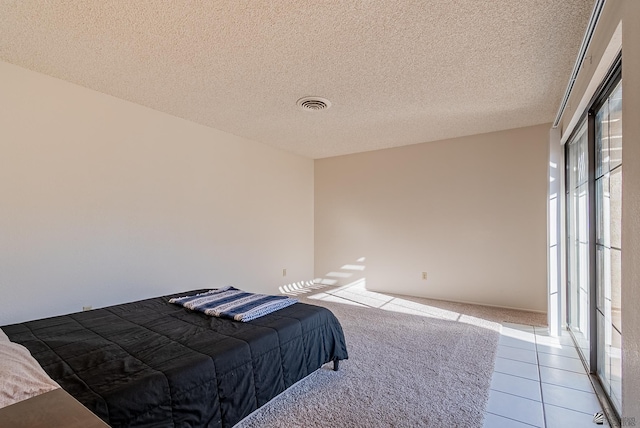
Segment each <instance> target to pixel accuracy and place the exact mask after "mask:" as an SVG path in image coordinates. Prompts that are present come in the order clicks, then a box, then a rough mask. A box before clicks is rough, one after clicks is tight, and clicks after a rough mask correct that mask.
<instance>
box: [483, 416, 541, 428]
mask: <svg viewBox="0 0 640 428" xmlns="http://www.w3.org/2000/svg"><path fill="white" fill-rule="evenodd" d="M485 413H487V414H489V415H493V416H497V417H499V418H504V419H509V420H510V421H514V422H518V423H519V424H524V425H529V426H530V427H535V428H544V427H536V426H535V425H531V424H529V423H527V422H522V421H519V420H517V419H513V418H510V417H509V416H504V415H498V414H497V413H491V412H485Z"/></svg>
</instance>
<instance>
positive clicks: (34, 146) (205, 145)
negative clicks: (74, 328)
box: [0, 62, 313, 325]
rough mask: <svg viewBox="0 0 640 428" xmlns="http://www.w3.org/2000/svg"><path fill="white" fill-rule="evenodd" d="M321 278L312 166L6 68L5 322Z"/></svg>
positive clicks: (1, 236) (0, 93) (2, 168)
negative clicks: (227, 287)
mask: <svg viewBox="0 0 640 428" xmlns="http://www.w3.org/2000/svg"><path fill="white" fill-rule="evenodd" d="M283 268H287V269H288V275H287V277H285V278H283V276H282V269H283ZM312 275H313V161H312V160H310V159H305V158H301V157H298V156H294V155H291V154H287V153H285V152H282V151H279V150H276V149H272V148H270V147H267V146H264V145H261V144H258V143H254V142H251V141H247V140H245V139H242V138H238V137H234V136H231V135H229V134H225V133H223V132H219V131H216V130H213V129H210V128H206V127H204V126H200V125H196V124H194V123H191V122H188V121H185V120H182V119H179V118H176V117H173V116H169V115H167V114H163V113H160V112H157V111H154V110H151V109H148V108H145V107H141V106H138V105H135V104H132V103H129V102H126V101H122V100H119V99H116V98H113V97H110V96H107V95H104V94H101V93H98V92H95V91H91V90H88V89H85V88H82V87H79V86H76V85H73V84H69V83H66V82H63V81H60V80H57V79H54V78H51V77H48V76H45V75H42V74H38V73H34V72H31V71H28V70H25V69H22V68H19V67H16V66H14V65H10V64H7V63H3V62H0V293H1V295H2V299H0V325H2V324H6V323H11V322H18V321H22V320H26V319H33V318H42V317H46V316H51V315H55V314H61V313H67V312H76V311H79V310H81V309H82V306H84V305H93V306H94V307H98V306H105V305H110V304H115V303H120V302H125V301H130V300H134V299H139V298H146V297H151V296H154V295H160V294H163V293H170V292H179V291H184V290H190V289H194V288H200V287H215V286H219V285H224V284H235V285H236V286H239V287H244V288H246V289H247V290H251V291H259V292H277V291H278V286H280V285H283V284H286V283H289V282H293V281H300V280H307V279H309V278H311V277H312Z"/></svg>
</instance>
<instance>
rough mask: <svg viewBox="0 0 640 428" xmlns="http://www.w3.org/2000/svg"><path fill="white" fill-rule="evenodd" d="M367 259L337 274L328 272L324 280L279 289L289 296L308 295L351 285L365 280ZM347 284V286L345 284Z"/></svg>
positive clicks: (362, 259)
mask: <svg viewBox="0 0 640 428" xmlns="http://www.w3.org/2000/svg"><path fill="white" fill-rule="evenodd" d="M365 260H366V258H365V257H360V258H359V259H358V260H356V262H355V263H354V264H346V265H343V266H342V267H341V268H340V269H339V270H337V271H335V272H328V273H327V274H325V275H324V278H315V279H314V280H313V281H298V282H293V283H291V284H287V285H283V286H281V287H279V289H280V293H282V294H289V295H294V296H295V295H300V294H307V293H310V292H312V291H314V290H319V289H322V288H325V287H327V286H341V285H350V284H352V283H354V281H360V280H364V279H365V278H364V273H363V272H364V270H365V265H364V264H363V263H364V262H365ZM344 283H346V284H344Z"/></svg>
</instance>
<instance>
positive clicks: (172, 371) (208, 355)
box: [2, 290, 348, 427]
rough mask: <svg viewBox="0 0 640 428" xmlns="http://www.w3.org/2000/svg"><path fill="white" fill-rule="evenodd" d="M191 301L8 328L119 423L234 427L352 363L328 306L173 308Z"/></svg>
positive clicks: (52, 372)
mask: <svg viewBox="0 0 640 428" xmlns="http://www.w3.org/2000/svg"><path fill="white" fill-rule="evenodd" d="M203 291H205V290H194V291H189V292H186V294H191V293H194V294H195V293H199V292H203ZM183 295H185V293H179V294H176V295H171V296H163V297H157V298H152V299H147V300H141V301H137V302H133V303H127V304H122V305H117V306H111V307H107V308H103V309H96V310H92V311H87V312H80V313H75V314H70V315H64V316H58V317H53V318H47V319H43V320H36V321H30V322H25V323H20V324H13V325H9V326H3V327H2V330H3V331H4V332H5V333H6V335H7V336H8V338H9V339H10V340H11V341H12V342H16V343H19V344H21V345H24V346H25V347H26V348H27V349H28V350H29V351H30V352H31V354H32V355H33V356H34V357H35V359H36V360H37V361H38V362H39V363H40V365H41V366H42V368H44V370H45V371H46V372H47V374H48V375H49V376H51V378H52V379H53V380H55V381H56V382H57V383H58V384H59V385H60V386H61V387H62V388H64V389H65V390H66V391H67V392H69V393H70V394H71V395H72V396H74V397H75V398H76V399H77V400H78V401H80V402H81V403H82V404H84V405H85V406H86V407H87V408H88V409H89V410H91V411H92V412H93V413H95V414H96V415H97V416H99V417H100V418H101V419H103V420H104V421H105V422H107V423H108V424H109V425H111V426H112V427H123V426H132V427H133V426H135V427H165V426H166V427H178V426H179V427H183V426H193V427H196V426H198V427H200V426H203V427H205V426H206V427H231V426H233V425H235V424H236V423H237V422H239V421H240V420H241V419H242V418H244V417H245V416H247V415H249V414H250V413H251V412H253V411H254V410H256V409H257V408H258V407H260V406H263V405H264V404H266V403H267V402H268V401H269V400H271V399H272V398H273V397H275V396H276V395H278V394H280V393H281V392H283V391H284V390H285V389H286V388H288V387H290V386H291V385H293V384H294V383H295V382H297V381H299V380H301V379H302V378H304V377H305V376H307V375H309V374H311V373H312V372H314V371H315V370H317V369H319V368H320V367H321V366H322V365H324V364H326V363H329V362H333V363H334V370H337V368H338V362H339V361H340V360H344V359H347V358H348V354H347V349H346V343H345V339H344V335H343V332H342V327H341V326H340V323H339V322H338V320H337V319H336V318H335V316H334V315H333V314H332V313H331V312H330V311H329V310H328V309H326V308H322V307H318V306H314V305H308V304H304V303H296V304H294V305H292V306H289V307H286V308H283V309H280V310H278V311H276V312H274V313H272V314H269V315H266V316H264V317H261V318H258V319H255V320H253V321H250V322H246V323H243V322H237V321H232V320H226V319H220V318H215V317H209V316H207V315H204V314H202V313H199V312H193V311H190V310H188V309H185V308H183V307H181V306H177V305H174V304H171V303H169V299H170V298H172V297H178V296H183Z"/></svg>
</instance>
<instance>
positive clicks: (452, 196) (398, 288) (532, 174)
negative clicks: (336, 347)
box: [315, 124, 550, 312]
mask: <svg viewBox="0 0 640 428" xmlns="http://www.w3.org/2000/svg"><path fill="white" fill-rule="evenodd" d="M549 128H550V125H549V124H547V125H539V126H535V127H528V128H520V129H513V130H508V131H502V132H495V133H490V134H482V135H475V136H471V137H464V138H456V139H452V140H445V141H439V142H434V143H426V144H418V145H414V146H407V147H400V148H393V149H388V150H380V151H373V152H367V153H360V154H354V155H348V156H339V157H334V158H326V159H321V160H316V163H315V273H316V277H319V278H324V279H334V280H335V279H337V280H339V282H338V284H347V283H349V282H350V281H353V280H356V279H359V278H360V277H364V278H365V281H366V286H367V288H368V289H370V290H375V291H381V292H389V293H397V294H407V295H414V296H424V297H430V298H437V299H446V300H455V301H467V302H474V303H480V304H485V305H495V306H503V307H513V308H523V309H529V310H534V311H543V312H544V311H546V308H547V297H546V286H547V284H546V275H547V274H546V263H547V262H546V243H547V242H546V219H547V214H546V199H547V183H548V180H549V178H548V172H547V165H548V140H549ZM361 257H365V258H366V259H365V261H364V262H363V263H362V264H364V265H365V266H366V267H365V270H364V271H363V272H362V273H361V274H359V273H358V271H349V270H348V269H341V268H342V267H343V266H344V265H346V264H352V263H355V262H356V260H357V259H359V258H361ZM423 271H426V272H427V280H426V281H423V280H422V278H421V272H423ZM335 273H337V274H349V273H351V274H352V275H351V276H349V277H347V278H340V277H337V276H335Z"/></svg>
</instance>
